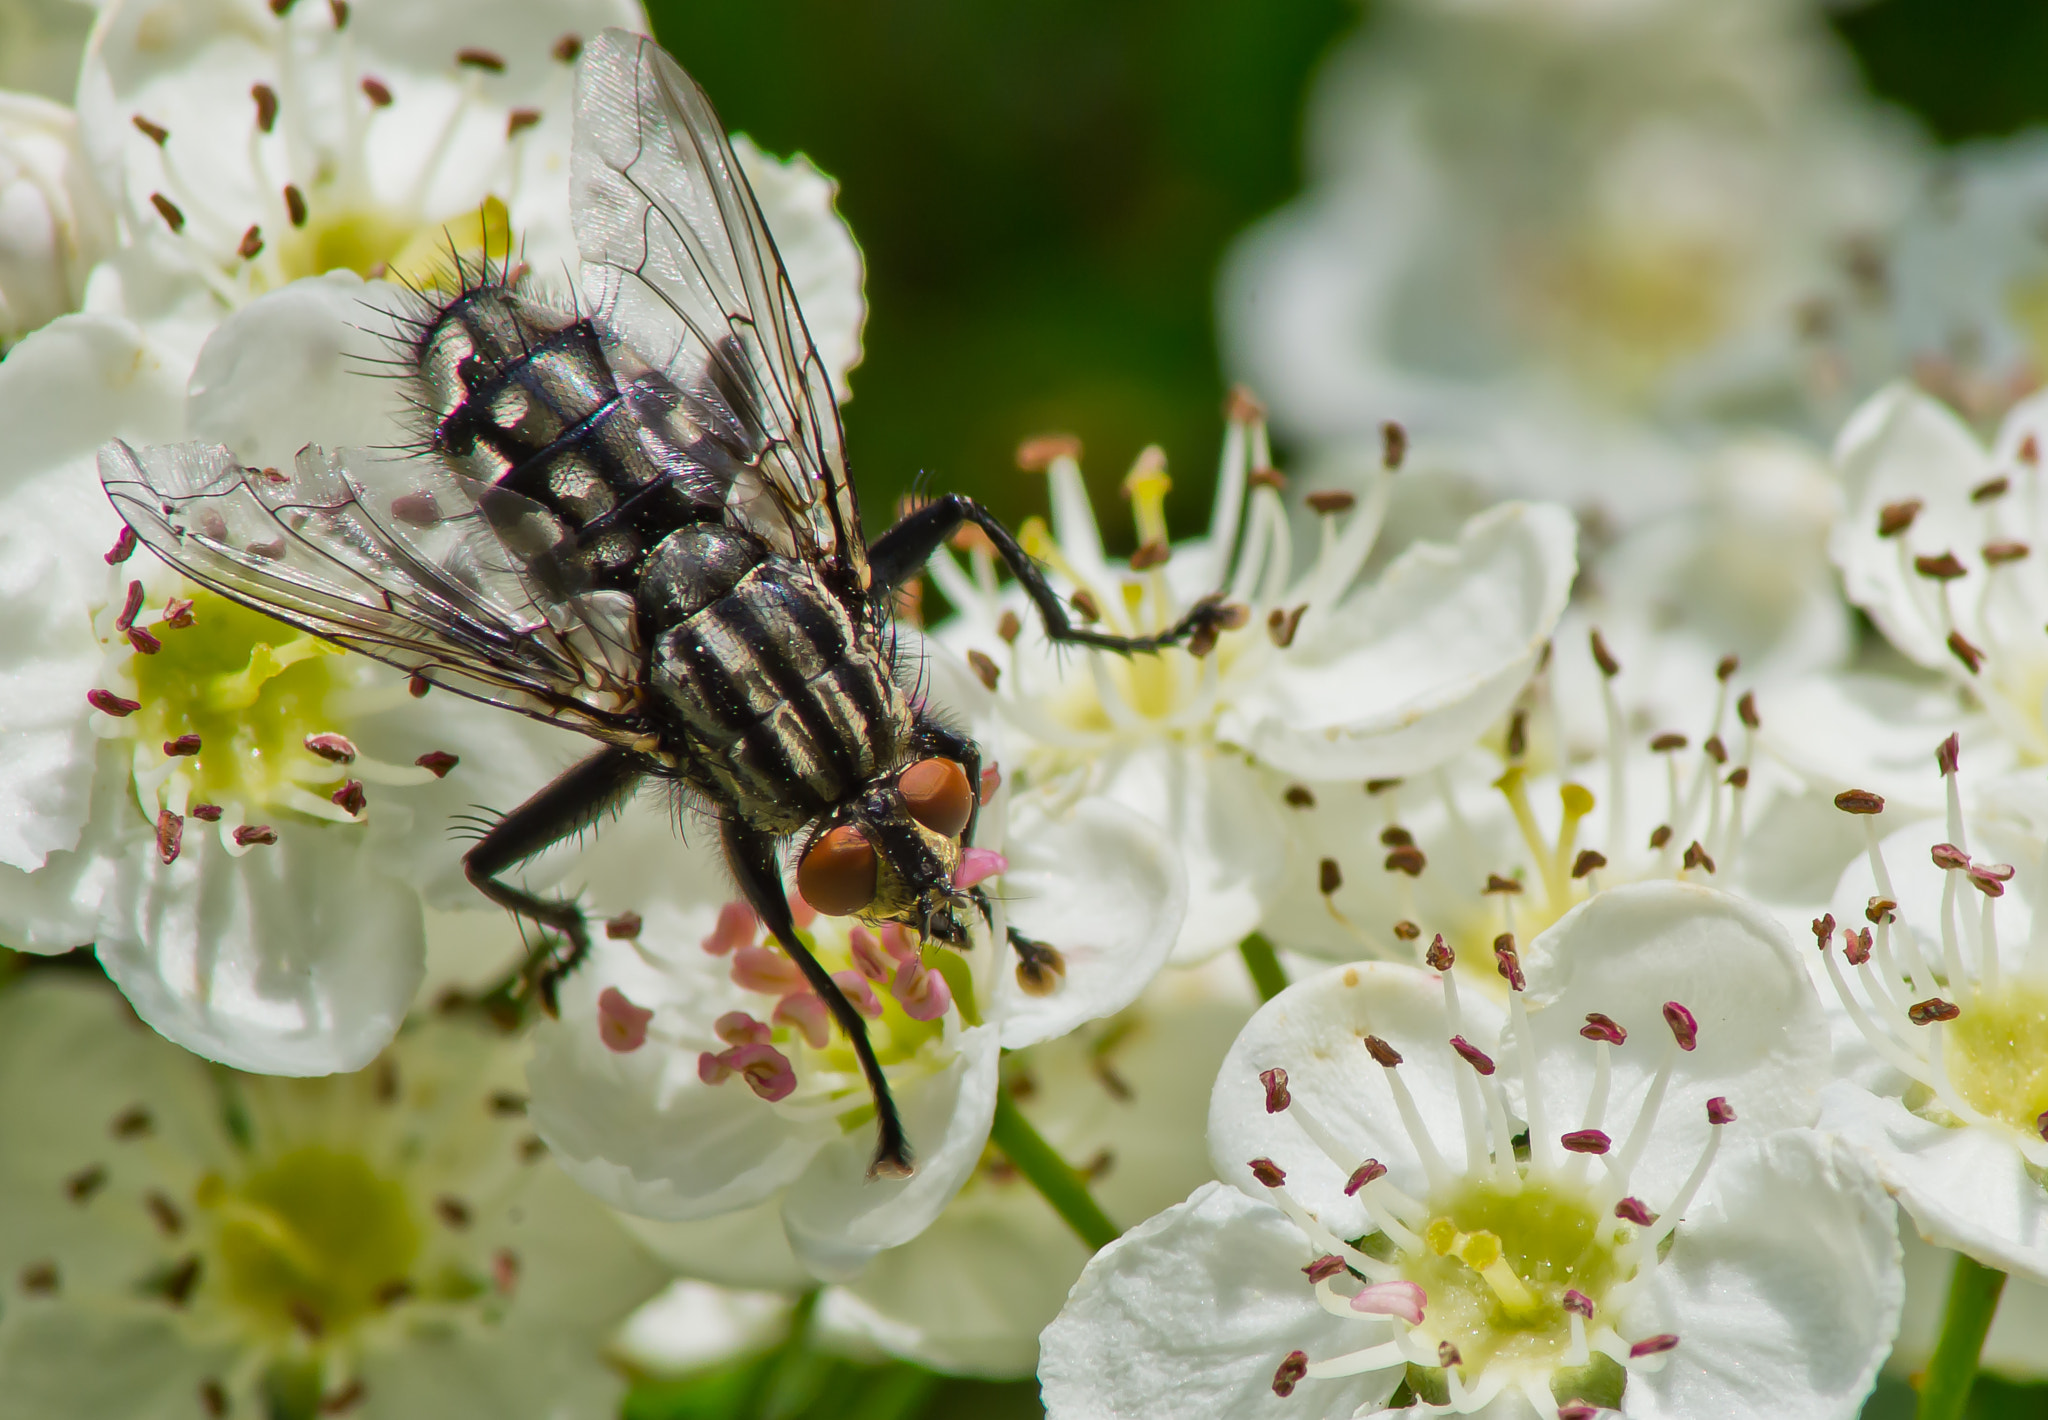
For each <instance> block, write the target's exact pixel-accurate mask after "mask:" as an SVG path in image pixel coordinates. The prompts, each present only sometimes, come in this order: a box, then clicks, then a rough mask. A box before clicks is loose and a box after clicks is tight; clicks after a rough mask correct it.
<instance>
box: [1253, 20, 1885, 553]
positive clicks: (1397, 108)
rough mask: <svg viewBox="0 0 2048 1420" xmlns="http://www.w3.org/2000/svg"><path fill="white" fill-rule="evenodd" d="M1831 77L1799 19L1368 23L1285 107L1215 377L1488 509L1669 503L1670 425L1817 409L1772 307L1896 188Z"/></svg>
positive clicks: (1875, 218) (1677, 489)
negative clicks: (1412, 466)
mask: <svg viewBox="0 0 2048 1420" xmlns="http://www.w3.org/2000/svg"><path fill="white" fill-rule="evenodd" d="M1561 11H1570V12H1572V13H1570V14H1569V15H1568V16H1567V17H1566V18H1562V19H1560V17H1559V15H1560V12H1561ZM1595 11H1597V12H1599V13H1597V14H1596V13H1592V12H1595ZM1581 12H1584V13H1581ZM1851 82H1852V81H1851V78H1850V75H1849V73H1848V71H1847V65H1846V63H1845V62H1844V59H1843V57H1842V56H1840V55H1839V54H1838V53H1836V52H1835V51H1834V50H1833V49H1832V47H1831V42H1830V40H1829V39H1828V37H1827V34H1826V31H1825V29H1824V27H1823V26H1822V24H1821V22H1820V20H1819V18H1818V17H1817V16H1816V15H1813V14H1812V13H1810V11H1809V10H1808V8H1807V7H1801V6H1794V5H1782V4H1752V3H1730V4H1711V5H1684V4H1669V3H1661V4H1633V5H1619V4H1615V5H1580V6H1544V5H1537V4H1524V3H1501V4H1455V5H1454V4H1445V5H1437V6H1430V7H1422V6H1417V7H1411V8H1410V10H1409V11H1408V12H1406V13H1402V12H1395V13H1393V14H1390V15H1377V14H1376V15H1375V16H1374V17H1373V22H1372V23H1371V24H1370V25H1369V26H1368V27H1367V29H1366V30H1365V31H1364V32H1363V33H1362V34H1361V36H1360V37H1359V38H1358V39H1356V40H1354V41H1353V42H1352V43H1351V44H1350V45H1349V46H1348V47H1347V48H1345V49H1344V50H1342V51H1340V52H1339V53H1338V55H1337V56H1336V57H1335V58H1334V60H1333V61H1331V62H1330V63H1329V64H1328V65H1326V67H1325V69H1324V71H1323V74H1322V77H1321V78H1320V80H1319V81H1318V84H1317V87H1316V90H1315V92H1314V95H1313V97H1312V99H1311V105H1310V114H1309V125H1308V126H1309V134H1310V139H1309V147H1310V167H1311V170H1312V174H1313V178H1312V183H1311V186H1310V189H1309V191H1308V193H1307V195H1305V196H1304V197H1302V198H1301V199H1299V200H1298V201H1297V202H1296V203H1294V204H1293V205H1292V206H1291V207H1289V208H1287V209H1285V210H1284V211H1283V212H1281V213H1280V214H1279V215H1278V216H1276V217H1274V218H1272V219H1269V220H1268V221H1267V222H1265V223H1264V224H1262V225H1261V226H1259V227H1257V228H1254V229H1253V230H1252V232H1251V233H1249V234H1248V235H1247V236H1246V237H1245V238H1244V239H1243V240H1242V241H1241V243H1240V246H1239V248H1238V250H1237V252H1236V253H1235V255H1234V257H1233V259H1232V261H1231V263H1230V266H1229V268H1228V270H1227V272H1226V275H1225V280H1224V290H1223V297H1222V302H1223V312H1224V321H1225V326H1226V340H1227V344H1228V348H1229V349H1230V351H1231V356H1232V363H1233V365H1234V366H1235V367H1236V368H1237V369H1238V370H1239V371H1241V372H1242V373H1243V374H1244V375H1245V376H1246V377H1247V378H1248V379H1250V380H1252V381H1253V382H1254V383H1256V384H1258V385H1259V386H1260V387H1261V388H1267V389H1270V390H1272V391H1273V392H1274V396H1275V400H1276V403H1275V411H1274V412H1275V419H1276V422H1277V424H1278V427H1279V428H1280V429H1281V431H1282V432H1283V433H1284V434H1286V435H1288V436H1290V437H1295V438H1304V437H1305V438H1308V439H1310V440H1313V441H1318V442H1329V441H1342V440H1347V439H1348V440H1360V439H1364V438H1366V437H1368V436H1369V434H1370V429H1371V421H1372V420H1374V419H1377V418H1382V417H1387V416H1392V417H1395V418H1398V419H1400V420H1401V421H1402V422H1403V423H1404V424H1406V425H1407V426H1408V427H1409V428H1410V430H1411V432H1412V433H1413V434H1414V435H1415V437H1416V443H1417V451H1418V457H1419V459H1420V460H1421V462H1423V463H1424V464H1435V463H1438V462H1449V463H1451V464H1453V465H1455V466H1459V467H1462V468H1465V469H1466V470H1467V471H1468V472H1470V473H1472V474H1474V475H1476V476H1478V477H1479V478H1481V479H1482V480H1483V481H1484V482H1485V483H1486V484H1487V486H1489V487H1490V488H1492V489H1493V490H1495V493H1496V496H1497V495H1498V494H1499V493H1500V492H1502V491H1506V492H1511V493H1518V494H1527V495H1532V496H1538V497H1554V498H1559V499H1561V500H1564V501H1566V502H1568V503H1570V504H1572V505H1573V506H1575V507H1583V508H1594V507H1597V508H1600V509H1601V510H1603V511H1605V512H1606V513H1608V514H1609V515H1611V516H1613V517H1615V518H1616V519H1617V520H1618V521H1620V522H1622V523H1624V524H1626V523H1631V522H1634V521H1636V520H1637V519H1638V518H1640V517H1642V516H1644V515H1646V514H1648V513H1651V512H1655V511H1660V510H1667V509H1669V508H1671V507H1673V506H1676V505H1680V504H1682V503H1684V502H1685V501H1686V499H1687V496H1688V495H1689V493H1690V492H1691V490H1692V487H1693V484H1694V483H1695V481H1696V478H1697V472H1696V469H1695V454H1694V451H1693V449H1692V448H1690V447H1689V446H1688V444H1687V442H1686V441H1685V440H1684V439H1674V438H1673V437H1672V435H1673V434H1674V432H1676V431H1678V430H1681V429H1684V428H1686V427H1687V426H1693V425H1697V424H1698V423H1699V422H1700V421H1703V420H1704V421H1730V420H1733V421H1739V422H1750V421H1753V420H1756V419H1758V418H1762V419H1766V420H1773V421H1778V422H1790V423H1792V424H1795V425H1796V424H1801V423H1804V422H1805V420H1806V418H1807V413H1806V411H1807V409H1808V408H1809V405H1810V402H1811V401H1813V400H1815V399H1817V398H1818V399H1820V400H1821V402H1822V406H1823V407H1825V406H1826V399H1827V398H1828V397H1838V395H1837V390H1836V387H1837V386H1838V385H1839V384H1840V377H1839V376H1838V375H1837V374H1835V373H1834V371H1833V369H1832V366H1831V365H1827V364H1826V362H1825V361H1822V360H1821V359H1820V356H1818V355H1817V354H1816V353H1815V352H1813V351H1810V350H1808V349H1807V348H1806V347H1805V345H1804V344H1803V342H1802V337H1801V333H1800V319H1799V318H1800V314H1801V312H1802V311H1804V310H1806V309H1808V308H1809V307H1810V306H1811V304H1812V302H1813V300H1814V298H1815V297H1816V295H1817V294H1820V293H1828V294H1832V293H1834V292H1836V291H1837V290H1839V289H1841V288H1843V287H1845V286H1847V287H1853V286H1855V284H1856V281H1857V279H1859V278H1857V277H1855V276H1854V275H1853V274H1845V266H1846V267H1847V268H1848V270H1849V272H1850V273H1855V272H1863V271H1864V269H1865V267H1867V266H1868V264H1869V261H1870V258H1868V257H1867V256H1865V255H1864V253H1866V252H1867V251H1868V250H1869V249H1870V247H1871V244H1872V239H1873V238H1875V237H1877V236H1880V235H1881V234H1882V233H1883V232H1884V230H1885V229H1886V228H1887V227H1888V225H1889V224H1890V222H1891V221H1892V220H1893V218H1894V216H1895V214H1896V213H1897V212H1898V210H1899V209H1900V208H1901V206H1902V205H1903V203H1904V201H1905V200H1906V198H1907V197H1908V195H1909V194H1910V192H1911V191H1912V189H1913V186H1914V182H1915V180H1916V178H1917V176H1918V173H1919V163H1918V161H1917V158H1916V156H1915V154H1914V152H1913V145H1912V144H1911V142H1910V140H1908V138H1907V137H1906V136H1905V134H1904V132H1903V129H1902V127H1900V126H1899V125H1896V124H1894V123H1893V122H1892V121H1891V120H1890V119H1889V118H1888V117H1887V116H1886V115H1884V114H1883V113H1881V112H1880V111H1878V110H1876V109H1875V107H1874V106H1870V105H1862V104H1860V103H1859V101H1857V100H1855V99H1853V98H1852V97H1851ZM1368 411H1371V413H1368Z"/></svg>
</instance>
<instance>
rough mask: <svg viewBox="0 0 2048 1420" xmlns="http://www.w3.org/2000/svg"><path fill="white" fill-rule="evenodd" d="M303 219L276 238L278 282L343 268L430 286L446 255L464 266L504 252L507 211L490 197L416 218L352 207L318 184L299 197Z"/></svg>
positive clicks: (441, 280) (442, 275) (438, 278)
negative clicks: (438, 215) (448, 217)
mask: <svg viewBox="0 0 2048 1420" xmlns="http://www.w3.org/2000/svg"><path fill="white" fill-rule="evenodd" d="M306 212H307V216H306V224H305V225H304V226H303V227H295V228H292V229H291V231H290V233H289V235H287V236H285V237H283V238H282V239H281V240H280V241H279V244H278V253H277V262H278V272H279V275H280V277H281V280H280V282H279V284H280V285H282V284H284V283H287V282H291V281H296V280H298V279H299V278H300V277H302V276H319V275H322V274H324V273H326V272H329V271H340V270H348V271H353V272H355V273H356V274H357V275H358V276H362V277H366V278H370V277H380V276H381V277H388V278H390V279H391V280H394V281H401V282H407V283H410V284H411V285H413V286H415V287H417V288H419V289H421V290H430V289H433V288H435V287H436V286H440V285H443V284H445V282H446V280H447V278H448V277H449V276H450V275H451V273H452V269H453V265H454V261H453V257H452V255H451V254H457V255H459V256H460V258H461V260H462V263H463V265H464V266H465V267H471V266H474V265H476V264H477V263H478V262H480V260H481V259H482V257H484V256H485V255H490V256H493V257H495V258H496V259H498V260H503V259H504V256H505V253H507V252H509V251H511V250H512V222H511V216H510V214H509V213H508V212H507V211H506V209H505V204H504V203H503V202H502V201H500V200H499V199H498V198H496V197H486V198H485V199H484V200H483V203H482V205H481V206H480V207H479V208H478V209H477V210H476V211H474V212H470V213H467V214H464V215H462V216H459V217H456V218H455V219H454V220H452V221H449V222H446V223H440V222H423V221H421V220H420V219H419V217H418V215H417V214H415V213H410V212H403V211H399V210H396V209H394V208H390V207H384V206H380V205H377V204H374V203H372V204H364V205H356V204H351V203H349V202H346V201H342V200H340V199H339V198H338V196H336V195H333V194H330V193H328V192H326V191H324V190H322V189H318V188H316V189H314V191H313V192H312V193H311V194H309V195H308V197H307V199H306Z"/></svg>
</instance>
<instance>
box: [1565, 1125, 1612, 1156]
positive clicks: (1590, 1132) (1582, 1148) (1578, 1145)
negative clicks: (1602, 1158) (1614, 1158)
mask: <svg viewBox="0 0 2048 1420" xmlns="http://www.w3.org/2000/svg"><path fill="white" fill-rule="evenodd" d="M1557 1142H1558V1143H1560V1144H1562V1145H1564V1150H1565V1152H1566V1153H1568V1154H1604V1153H1606V1152H1607V1151H1608V1150H1609V1149H1612V1148H1613V1147H1614V1140H1612V1139H1610V1138H1609V1137H1608V1136H1607V1134H1606V1132H1605V1131H1604V1130H1600V1129H1574V1130H1572V1131H1571V1133H1569V1134H1564V1135H1560V1136H1559V1137H1558V1141H1557Z"/></svg>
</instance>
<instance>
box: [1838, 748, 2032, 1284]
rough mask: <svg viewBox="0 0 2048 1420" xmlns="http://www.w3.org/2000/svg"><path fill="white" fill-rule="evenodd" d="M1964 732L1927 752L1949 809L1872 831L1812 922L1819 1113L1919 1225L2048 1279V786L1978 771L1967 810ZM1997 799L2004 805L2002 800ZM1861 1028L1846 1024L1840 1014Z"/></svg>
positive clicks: (1990, 1259) (1963, 1248) (1873, 810)
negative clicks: (1933, 817)
mask: <svg viewBox="0 0 2048 1420" xmlns="http://www.w3.org/2000/svg"><path fill="white" fill-rule="evenodd" d="M1960 759H1961V745H1960V744H1959V742H1958V741H1957V740H1956V739H1955V738H1953V737H1952V738H1950V739H1949V740H1948V741H1946V742H1945V743H1944V744H1943V745H1942V746H1941V748H1940V749H1939V750H1938V751H1937V760H1938V767H1939V768H1940V770H1941V774H1942V778H1943V780H1944V781H1945V786H1946V789H1947V797H1948V810H1947V814H1946V820H1945V822H1941V823H1932V822H1920V823H1914V824H1909V825H1908V826H1905V827H1902V828H1900V829H1899V830H1897V831H1896V832H1893V833H1892V834H1890V835H1889V836H1888V837H1886V838H1884V839H1883V840H1882V842H1880V839H1879V818H1878V814H1879V812H1881V811H1882V809H1883V803H1882V801H1881V800H1879V799H1877V797H1876V796H1874V795H1861V796H1851V795H1844V797H1843V798H1842V799H1841V800H1838V801H1837V802H1839V803H1841V804H1843V805H1844V807H1845V808H1847V809H1848V810H1849V811H1850V812H1853V813H1857V814H1859V815H1861V816H1862V817H1863V819H1864V824H1865V827H1866V831H1867V836H1868V838H1867V841H1868V854H1867V857H1866V859H1865V861H1863V862H1860V863H1857V864H1855V865H1852V867H1851V869H1850V871H1849V872H1847V873H1845V874H1844V875H1843V879H1842V883H1841V886H1840V887H1839V888H1838V889H1837V892H1836V895H1835V903H1836V906H1837V909H1838V911H1839V912H1840V917H1841V923H1842V924H1844V925H1843V926H1842V927H1841V930H1840V934H1839V935H1837V921H1836V918H1835V916H1834V914H1832V913H1831V914H1829V915H1828V916H1826V917H1824V918H1821V919H1819V920H1817V921H1816V922H1815V923H1814V932H1815V935H1816V937H1817V938H1818V941H1819V946H1820V956H1819V961H1818V966H1820V967H1821V968H1822V969H1824V971H1825V979H1826V980H1827V982H1828V983H1829V985H1830V986H1831V987H1832V988H1833V991H1832V994H1833V996H1834V998H1835V1004H1836V1012H1837V1036H1838V1039H1839V1040H1842V1041H1846V1042H1847V1047H1846V1048H1844V1049H1840V1050H1838V1055H1839V1057H1840V1063H1839V1064H1838V1070H1839V1071H1840V1073H1842V1074H1843V1075H1844V1076H1845V1078H1844V1079H1842V1080H1841V1081H1839V1082H1838V1083H1837V1084H1836V1085H1834V1086H1833V1087H1831V1088H1830V1090H1829V1091H1828V1095H1827V1100H1826V1108H1825V1111H1824V1114H1823V1124H1824V1126H1825V1127H1827V1128H1830V1129H1832V1130H1834V1131H1835V1132H1837V1133H1839V1134H1840V1135H1841V1136H1842V1137H1843V1138H1845V1139H1847V1140H1848V1141H1849V1142H1850V1143H1852V1144H1854V1145H1856V1146H1857V1147H1858V1148H1861V1149H1863V1150H1865V1151H1866V1152H1867V1153H1868V1154H1869V1155H1870V1157H1871V1159H1872V1160H1873V1161H1874V1163H1875V1165H1876V1167H1877V1170H1878V1172H1879V1173H1880V1174H1881V1175H1882V1176H1883V1178H1884V1180H1885V1184H1886V1186H1887V1187H1888V1188H1890V1189H1891V1191H1892V1192H1893V1194H1894V1195H1896V1196H1897V1198H1898V1199H1899V1202H1900V1203H1901V1204H1902V1205H1903V1206H1904V1207H1905V1209H1906V1211H1907V1212H1909V1213H1910V1214H1911V1215H1912V1217H1913V1221H1914V1223H1915V1225H1916V1226H1917V1227H1918V1228H1919V1231H1920V1234H1921V1236H1923V1237H1925V1238H1926V1239H1928V1240H1929V1241H1930V1242H1933V1243H1935V1244H1936V1245H1938V1246H1941V1247H1948V1248H1953V1249H1955V1250H1956V1251H1959V1252H1964V1253H1967V1254H1969V1255H1970V1256H1971V1257H1974V1258H1976V1259H1977V1260H1978V1261H1980V1262H1982V1263H1984V1264H1985V1265H1986V1266H1989V1267H1995V1268H1997V1269H1998V1270H2000V1271H2002V1272H2012V1273H2016V1274H2019V1275H2022V1276H2027V1277H2030V1278H2032V1279H2033V1280H2034V1281H2036V1282H2048V1188H2044V1187H2043V1185H2042V1183H2041V1179H2042V1177H2043V1170H2044V1169H2048V1064H2044V1062H2048V936H2044V933H2048V915H2044V914H2041V913H2040V912H2039V911H2038V909H2037V907H2036V905H2035V899H2036V898H2037V897H2038V895H2039V892H2040V887H2039V883H2038V881H2037V880H2038V877H2039V875H2040V874H2041V872H2042V871H2043V869H2044V865H2048V801H2044V800H2043V798H2042V796H2041V791H2040V785H2039V783H2038V782H2035V781H2034V780H2033V777H2032V776H2029V777H2028V779H2026V780H2013V781H2007V782H2006V783H2004V784H1998V785H1987V786H1985V792H1984V793H1983V794H1981V795H1980V796H1979V797H1978V799H1977V801H1976V804H1975V806H1974V807H1972V808H1971V809H1970V810H1969V811H1968V812H1966V804H1967V803H1968V802H1969V801H1968V800H1966V799H1965V797H1964V795H1963V792H1962V788H1961V785H1960V784H1959V783H1958V779H1959V762H1960ZM2001 799H2002V800H2003V802H2000V800H2001ZM1851 1027H1853V1029H1850V1028H1851Z"/></svg>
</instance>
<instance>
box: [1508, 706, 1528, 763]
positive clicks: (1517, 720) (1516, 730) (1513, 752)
mask: <svg viewBox="0 0 2048 1420" xmlns="http://www.w3.org/2000/svg"><path fill="white" fill-rule="evenodd" d="M1503 748H1504V749H1506V751H1507V756H1508V758H1509V759H1520V758H1521V757H1522V756H1523V755H1525V754H1527V753H1528V752H1529V712H1528V711H1527V710H1525V709H1523V708H1522V707H1521V706H1519V705H1518V706H1516V707H1515V713H1514V714H1512V715H1510V716H1509V717H1508V734H1507V743H1506V744H1505V745H1504V746H1503Z"/></svg>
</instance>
